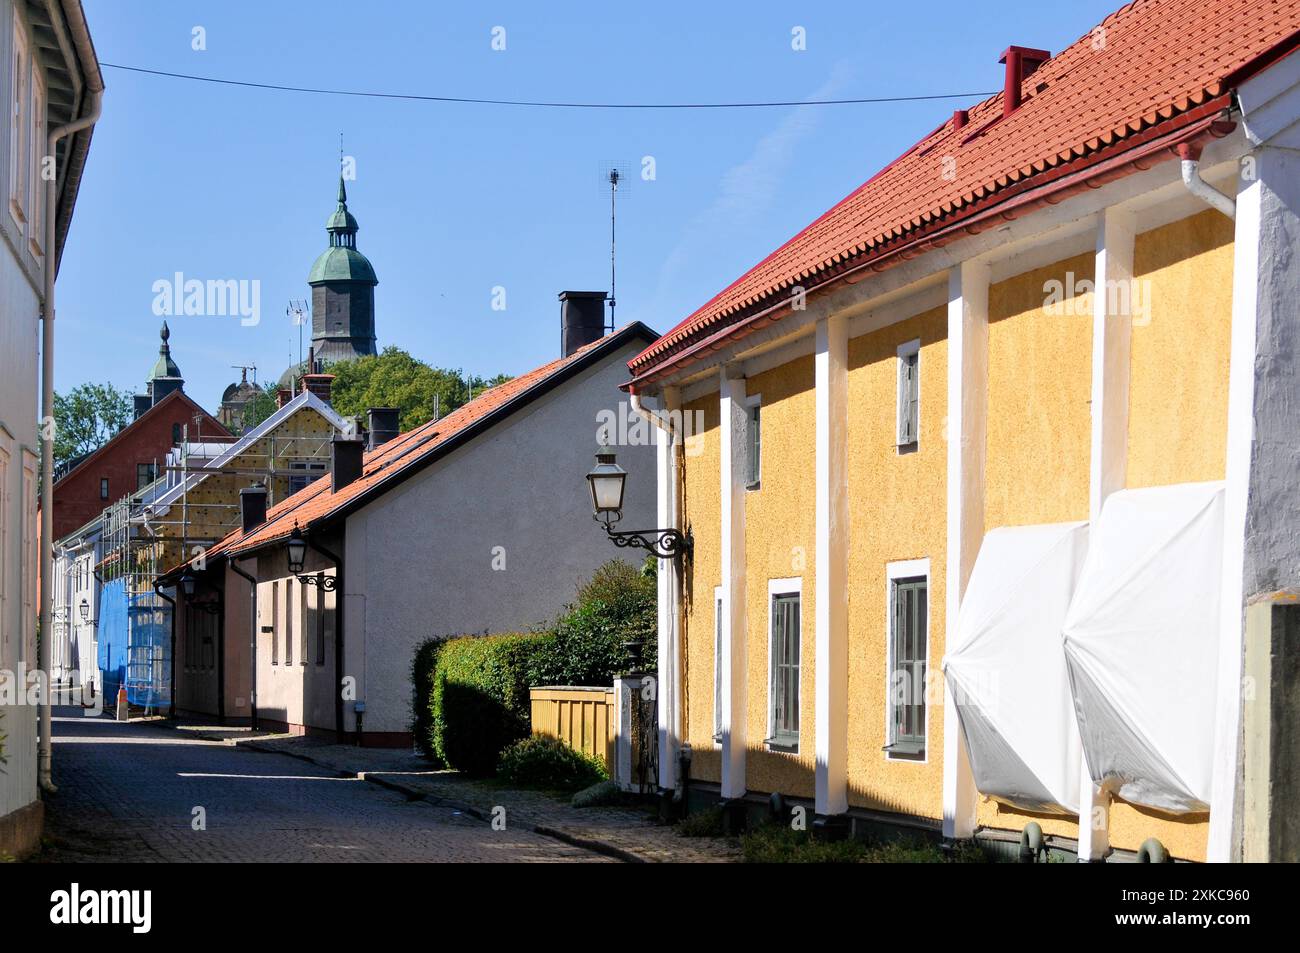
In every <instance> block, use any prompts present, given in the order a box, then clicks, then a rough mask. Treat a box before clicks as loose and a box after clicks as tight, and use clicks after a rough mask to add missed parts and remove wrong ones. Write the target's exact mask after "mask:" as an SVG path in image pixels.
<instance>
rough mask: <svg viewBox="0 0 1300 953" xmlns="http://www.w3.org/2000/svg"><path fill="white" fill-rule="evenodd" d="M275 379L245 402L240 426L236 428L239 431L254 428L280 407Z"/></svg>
mask: <svg viewBox="0 0 1300 953" xmlns="http://www.w3.org/2000/svg"><path fill="white" fill-rule="evenodd" d="M276 390H277V388H276V386H275V381H272V382H271V383H269V384H266V385H265V386H263V387H262V390H261V392H260V393H259V394H258V395H257V396H256V397H250V398H249V399H248V403H246V404H244V410H243V413H242V414H241V420H240V421H239V426H238V427H236V428H235V429H236V430H238V432H239V433H245V432H247V431H249V430H252V429H253V428H254V427H256V426H257V425H258V424H260V423H261V422H262V421H263V420H265V419H266V418H267V417H270V416H271V415H272V414H273V413H275V412H276V410H277V409H278V405H279V401H278V399H277V397H276Z"/></svg>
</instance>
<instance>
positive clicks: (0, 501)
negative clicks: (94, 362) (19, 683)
mask: <svg viewBox="0 0 1300 953" xmlns="http://www.w3.org/2000/svg"><path fill="white" fill-rule="evenodd" d="M12 459H13V438H12V437H11V436H10V435H9V431H8V430H6V429H4V426H3V425H0V667H4V668H10V667H16V666H15V665H13V663H14V662H16V661H17V660H16V659H11V658H10V656H9V652H8V646H9V641H10V639H9V628H10V627H9V616H8V611H7V609H8V603H7V599H8V596H9V576H8V569H9V464H10V462H11V461H12Z"/></svg>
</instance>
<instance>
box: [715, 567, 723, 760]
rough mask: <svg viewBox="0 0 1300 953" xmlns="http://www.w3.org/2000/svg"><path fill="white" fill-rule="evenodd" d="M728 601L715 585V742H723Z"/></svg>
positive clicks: (718, 743)
mask: <svg viewBox="0 0 1300 953" xmlns="http://www.w3.org/2000/svg"><path fill="white" fill-rule="evenodd" d="M725 606H726V603H725V601H724V600H723V598H722V587H721V586H714V587H713V744H714V745H715V746H721V744H722V706H723V705H724V704H725V703H726V699H725V698H723V697H722V632H723V629H724V628H725V626H724V625H723V622H724V620H723V618H722V612H723V609H724V608H725Z"/></svg>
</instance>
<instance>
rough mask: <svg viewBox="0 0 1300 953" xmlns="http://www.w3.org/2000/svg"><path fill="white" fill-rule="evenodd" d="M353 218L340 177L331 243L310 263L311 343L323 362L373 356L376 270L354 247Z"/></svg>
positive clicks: (327, 227)
mask: <svg viewBox="0 0 1300 953" xmlns="http://www.w3.org/2000/svg"><path fill="white" fill-rule="evenodd" d="M359 227H360V226H358V225H357V220H356V217H355V216H354V215H353V214H352V213H351V212H350V211H349V210H348V191H347V184H346V183H345V182H344V179H343V176H342V175H340V176H339V189H338V204H337V206H336V207H335V209H334V213H333V214H332V215H330V217H329V219H328V220H327V221H326V222H325V231H326V232H327V233H328V234H329V247H328V248H326V249H325V250H324V251H323V252H321V254H320V256H319V257H318V258H317V259H316V263H315V264H314V265H312V268H311V274H310V275H309V276H308V278H307V283H308V284H309V285H311V289H312V298H311V344H312V348H313V350H314V353H315V355H316V357H317V358H318V359H319V360H320V362H321V363H323V364H332V363H334V362H335V361H349V360H353V359H355V358H358V357H364V356H366V355H370V354H375V353H377V352H376V348H375V285H377V284H379V279H378V278H376V277H375V269H374V268H373V267H372V266H371V264H370V260H369V259H368V258H366V256H365V255H363V254H362V253H361V252H359V251H358V250H357V230H358V228H359Z"/></svg>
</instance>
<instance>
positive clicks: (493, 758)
mask: <svg viewBox="0 0 1300 953" xmlns="http://www.w3.org/2000/svg"><path fill="white" fill-rule="evenodd" d="M547 638H548V636H545V635H524V634H505V635H485V636H471V637H468V638H460V639H448V640H446V641H444V642H443V643H441V645H440V647H439V648H438V650H437V657H436V659H435V663H434V669H433V679H432V682H433V686H432V689H433V690H432V692H431V702H430V708H431V711H430V717H431V735H432V742H433V753H434V754H435V755H436V756H437V757H438V758H439V759H440V760H441V761H442V762H443V763H444V764H446V765H447V766H449V767H452V768H455V769H456V770H458V771H464V772H465V773H466V774H473V775H480V776H486V775H490V774H492V773H493V771H494V770H495V769H496V764H497V756H498V755H499V754H500V753H501V750H502V749H503V748H505V747H506V746H507V745H509V744H510V743H511V742H513V741H517V740H519V739H520V738H525V737H527V736H528V734H529V733H530V731H531V726H530V719H531V706H530V705H529V697H528V687H529V679H528V672H529V662H530V659H531V655H532V653H533V651H534V650H535V649H536V648H537V646H538V645H539V643H541V642H542V641H544V640H545V639H547Z"/></svg>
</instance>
